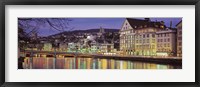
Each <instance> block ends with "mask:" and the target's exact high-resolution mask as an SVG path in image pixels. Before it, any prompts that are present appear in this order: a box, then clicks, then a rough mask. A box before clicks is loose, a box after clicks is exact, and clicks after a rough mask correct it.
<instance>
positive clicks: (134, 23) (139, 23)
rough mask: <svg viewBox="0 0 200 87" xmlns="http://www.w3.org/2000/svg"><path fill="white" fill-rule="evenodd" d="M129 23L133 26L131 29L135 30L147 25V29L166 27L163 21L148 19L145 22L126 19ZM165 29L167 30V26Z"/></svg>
mask: <svg viewBox="0 0 200 87" xmlns="http://www.w3.org/2000/svg"><path fill="white" fill-rule="evenodd" d="M126 19H127V21H128V22H129V24H130V25H131V27H133V28H135V26H137V27H139V26H144V25H147V27H156V25H157V26H160V25H164V22H163V23H162V21H159V22H157V21H150V19H149V18H146V19H145V20H142V19H134V18H126ZM164 28H166V26H165V25H164Z"/></svg>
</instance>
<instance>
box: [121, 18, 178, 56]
mask: <svg viewBox="0 0 200 87" xmlns="http://www.w3.org/2000/svg"><path fill="white" fill-rule="evenodd" d="M163 31H165V32H163ZM174 32H176V31H171V30H169V29H166V26H165V24H164V22H163V21H159V22H158V21H151V20H150V19H149V18H145V19H144V20H142V19H131V18H127V19H126V20H125V21H124V24H123V25H122V28H121V30H120V51H122V52H123V55H143V56H155V55H158V54H157V52H158V49H159V50H160V49H161V47H158V38H159V45H160V39H161V37H158V35H159V33H170V34H169V37H168V38H170V39H169V41H170V42H169V43H171V44H170V47H168V49H166V51H167V50H170V51H171V50H173V51H174V50H175V48H176V47H175V46H174V45H172V44H174V38H175V33H174ZM163 38H164V37H163ZM164 41H165V40H164ZM166 43H167V42H166ZM163 51H164V50H163Z"/></svg>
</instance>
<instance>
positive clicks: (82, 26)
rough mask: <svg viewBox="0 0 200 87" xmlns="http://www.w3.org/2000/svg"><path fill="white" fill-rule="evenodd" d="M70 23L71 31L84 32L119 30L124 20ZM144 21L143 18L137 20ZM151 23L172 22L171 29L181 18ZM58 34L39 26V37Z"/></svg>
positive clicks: (152, 19)
mask: <svg viewBox="0 0 200 87" xmlns="http://www.w3.org/2000/svg"><path fill="white" fill-rule="evenodd" d="M70 19H71V20H72V21H70V22H69V27H70V29H66V31H72V30H86V29H95V28H100V27H103V28H112V29H120V28H121V27H122V24H123V22H124V20H125V18H70ZM139 19H144V18H139ZM150 19H151V21H156V20H157V21H164V22H165V25H166V26H167V27H169V26H170V21H172V27H175V25H176V24H177V23H178V22H180V21H181V20H182V18H150ZM72 28H73V29H72ZM56 33H59V31H56V30H52V29H50V27H49V26H41V27H40V29H39V35H40V36H48V35H52V34H56Z"/></svg>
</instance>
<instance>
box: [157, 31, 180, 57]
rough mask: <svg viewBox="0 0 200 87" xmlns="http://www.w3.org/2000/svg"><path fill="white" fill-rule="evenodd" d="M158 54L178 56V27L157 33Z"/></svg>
mask: <svg viewBox="0 0 200 87" xmlns="http://www.w3.org/2000/svg"><path fill="white" fill-rule="evenodd" d="M156 36H157V37H156V39H157V40H156V41H157V56H176V29H166V30H164V31H159V32H157V33H156Z"/></svg>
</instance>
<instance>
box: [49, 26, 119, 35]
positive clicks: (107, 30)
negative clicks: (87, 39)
mask: <svg viewBox="0 0 200 87" xmlns="http://www.w3.org/2000/svg"><path fill="white" fill-rule="evenodd" d="M99 30H100V29H87V30H74V31H64V32H61V33H57V34H54V35H50V36H57V35H62V34H64V35H69V34H77V33H98V32H99ZM104 31H105V32H119V29H108V28H105V29H104Z"/></svg>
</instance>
